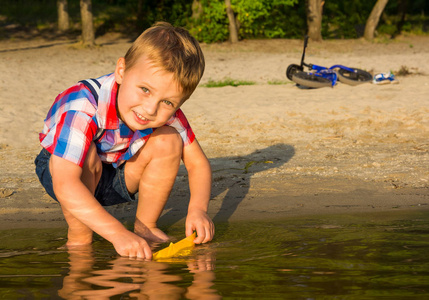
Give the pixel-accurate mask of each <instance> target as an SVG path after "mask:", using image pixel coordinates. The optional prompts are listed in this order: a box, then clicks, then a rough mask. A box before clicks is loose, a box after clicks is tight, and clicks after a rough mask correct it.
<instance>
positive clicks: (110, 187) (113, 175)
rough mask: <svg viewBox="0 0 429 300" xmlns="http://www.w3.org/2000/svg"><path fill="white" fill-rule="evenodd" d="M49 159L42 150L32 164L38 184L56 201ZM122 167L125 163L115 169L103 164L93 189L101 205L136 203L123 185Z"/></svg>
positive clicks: (133, 196)
mask: <svg viewBox="0 0 429 300" xmlns="http://www.w3.org/2000/svg"><path fill="white" fill-rule="evenodd" d="M50 157H51V153H49V152H48V151H47V150H46V149H42V151H40V153H39V155H37V157H36V160H35V161H34V163H35V164H36V174H37V176H38V177H39V180H40V183H41V184H42V185H43V187H44V188H45V190H46V192H47V193H48V194H49V196H51V197H52V198H53V199H54V200H56V201H58V199H57V197H56V196H55V193H54V187H53V185H52V176H51V172H50V171H49V159H50ZM124 166H125V163H123V164H122V165H120V166H119V167H118V168H116V169H115V168H114V167H113V166H112V165H111V164H106V163H103V171H102V173H101V178H100V182H99V183H98V185H97V188H96V189H95V195H94V196H95V199H97V201H98V202H100V204H101V205H103V206H109V205H115V204H119V203H125V202H134V201H136V197H135V195H130V193H128V190H127V187H126V185H125V177H124Z"/></svg>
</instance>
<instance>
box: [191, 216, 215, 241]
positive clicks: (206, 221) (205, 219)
mask: <svg viewBox="0 0 429 300" xmlns="http://www.w3.org/2000/svg"><path fill="white" fill-rule="evenodd" d="M194 231H197V237H196V238H195V240H194V243H195V244H201V243H207V242H210V241H211V240H212V239H213V236H214V232H215V227H214V224H213V221H212V220H211V219H210V217H209V216H208V215H207V213H206V212H205V211H203V210H198V209H193V210H190V211H189V212H188V216H187V218H186V236H190V235H191V234H192V233H193V232H194Z"/></svg>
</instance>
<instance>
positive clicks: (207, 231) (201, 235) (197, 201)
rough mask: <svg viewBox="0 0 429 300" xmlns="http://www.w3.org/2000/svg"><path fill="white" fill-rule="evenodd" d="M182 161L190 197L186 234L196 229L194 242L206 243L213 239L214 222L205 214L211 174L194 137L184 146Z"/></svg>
mask: <svg viewBox="0 0 429 300" xmlns="http://www.w3.org/2000/svg"><path fill="white" fill-rule="evenodd" d="M183 163H184V164H185V167H186V169H187V171H188V177H189V188H190V191H191V199H190V200H189V207H188V216H187V218H186V236H189V235H191V234H192V232H193V231H194V230H196V231H197V238H196V239H195V243H197V244H200V243H206V242H209V241H211V240H212V239H213V236H214V224H213V222H212V220H211V219H210V217H209V216H208V215H207V209H208V205H209V200H210V194H211V184H212V174H211V168H210V163H209V161H208V159H207V157H206V155H205V154H204V152H203V150H202V149H201V147H200V145H199V143H198V141H197V140H196V139H195V140H194V141H193V142H192V144H190V145H188V146H186V147H184V150H183Z"/></svg>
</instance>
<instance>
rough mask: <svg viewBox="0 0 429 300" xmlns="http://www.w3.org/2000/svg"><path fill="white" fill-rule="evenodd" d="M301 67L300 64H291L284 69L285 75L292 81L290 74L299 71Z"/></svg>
mask: <svg viewBox="0 0 429 300" xmlns="http://www.w3.org/2000/svg"><path fill="white" fill-rule="evenodd" d="M302 70H303V68H302V67H301V66H300V65H295V64H291V65H289V66H288V67H287V69H286V77H287V78H288V79H289V80H290V81H292V76H293V74H295V73H296V72H301V71H302Z"/></svg>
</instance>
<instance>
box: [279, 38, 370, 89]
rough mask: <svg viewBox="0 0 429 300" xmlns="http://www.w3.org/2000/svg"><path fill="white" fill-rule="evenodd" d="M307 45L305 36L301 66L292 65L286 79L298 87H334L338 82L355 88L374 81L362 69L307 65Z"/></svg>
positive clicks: (288, 68) (287, 70) (288, 69)
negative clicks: (305, 60)
mask: <svg viewBox="0 0 429 300" xmlns="http://www.w3.org/2000/svg"><path fill="white" fill-rule="evenodd" d="M307 44H308V36H305V38H304V49H303V51H302V56H301V64H300V65H297V64H291V65H289V66H288V67H287V69H286V77H287V78H288V79H289V80H291V81H293V82H295V83H296V84H298V86H304V87H310V88H321V87H334V86H335V84H336V83H337V81H338V80H339V81H340V82H342V83H345V84H348V85H352V86H355V85H358V84H362V83H367V82H371V81H372V75H371V74H370V73H368V72H367V71H364V70H361V69H357V68H349V67H346V66H343V65H333V66H332V67H330V68H326V67H323V66H318V65H314V64H307V63H305V62H304V58H305V49H306V48H307ZM304 67H307V68H308V69H309V72H305V71H304Z"/></svg>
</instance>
